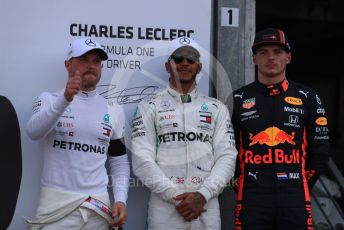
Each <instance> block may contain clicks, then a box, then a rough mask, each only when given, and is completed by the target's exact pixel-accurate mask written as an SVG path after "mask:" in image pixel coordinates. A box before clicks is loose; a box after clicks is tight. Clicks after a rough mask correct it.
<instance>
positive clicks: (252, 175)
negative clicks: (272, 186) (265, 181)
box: [248, 172, 258, 180]
mask: <svg viewBox="0 0 344 230" xmlns="http://www.w3.org/2000/svg"><path fill="white" fill-rule="evenodd" d="M257 174H258V172H256V173H251V172H248V175H249V176H251V177H253V178H254V179H255V180H257Z"/></svg>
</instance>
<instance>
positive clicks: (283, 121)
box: [232, 28, 329, 230]
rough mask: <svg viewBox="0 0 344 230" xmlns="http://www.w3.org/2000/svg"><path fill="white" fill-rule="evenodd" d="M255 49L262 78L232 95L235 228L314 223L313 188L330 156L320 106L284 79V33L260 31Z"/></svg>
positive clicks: (286, 58) (302, 226) (305, 226)
mask: <svg viewBox="0 0 344 230" xmlns="http://www.w3.org/2000/svg"><path fill="white" fill-rule="evenodd" d="M252 50H253V61H254V63H255V64H256V65H257V67H258V80H257V81H255V82H253V83H251V84H249V85H247V86H244V87H242V88H241V89H239V90H236V91H235V92H234V93H233V100H234V111H233V118H232V122H233V127H234V131H235V138H236V144H237V149H238V152H239V154H238V159H237V163H238V167H237V170H236V175H237V176H239V177H237V176H236V179H235V180H232V181H235V184H236V185H237V186H238V187H237V204H236V212H235V218H236V219H235V229H236V230H239V229H250V230H251V229H264V230H268V229H292V230H298V229H313V226H312V211H311V199H310V189H311V188H312V186H313V185H314V183H315V181H316V180H317V178H318V177H319V175H320V174H321V173H322V172H323V171H324V170H326V169H327V163H328V159H329V135H328V128H327V118H326V116H325V110H324V108H323V104H322V102H321V100H320V98H319V96H318V95H317V94H316V93H315V92H314V90H312V89H310V88H309V87H306V86H303V85H301V84H298V83H295V82H292V81H288V80H286V76H285V69H286V65H287V64H288V63H289V62H290V60H291V55H290V47H289V43H288V40H287V38H286V36H285V34H284V32H283V31H281V30H277V29H271V28H269V29H265V30H263V31H260V32H259V33H257V35H256V38H255V41H254V45H253V47H252Z"/></svg>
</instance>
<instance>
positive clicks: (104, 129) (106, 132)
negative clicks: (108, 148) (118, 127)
mask: <svg viewBox="0 0 344 230" xmlns="http://www.w3.org/2000/svg"><path fill="white" fill-rule="evenodd" d="M110 133H111V129H109V128H107V127H103V135H105V136H107V137H110Z"/></svg>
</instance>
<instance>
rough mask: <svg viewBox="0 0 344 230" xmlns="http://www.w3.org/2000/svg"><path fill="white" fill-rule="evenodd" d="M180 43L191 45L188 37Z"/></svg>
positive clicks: (180, 40) (183, 38)
mask: <svg viewBox="0 0 344 230" xmlns="http://www.w3.org/2000/svg"><path fill="white" fill-rule="evenodd" d="M179 43H180V44H183V45H189V44H190V39H189V38H187V37H182V38H181V39H179Z"/></svg>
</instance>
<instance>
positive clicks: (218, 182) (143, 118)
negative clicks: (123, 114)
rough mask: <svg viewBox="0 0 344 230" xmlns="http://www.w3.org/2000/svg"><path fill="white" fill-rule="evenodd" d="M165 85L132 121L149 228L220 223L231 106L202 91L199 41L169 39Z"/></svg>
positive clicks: (228, 169) (230, 154)
mask: <svg viewBox="0 0 344 230" xmlns="http://www.w3.org/2000/svg"><path fill="white" fill-rule="evenodd" d="M169 54H171V55H170V57H169V59H168V61H167V62H166V64H165V67H166V70H167V72H168V73H169V74H170V84H169V86H168V87H167V89H166V90H164V91H162V92H161V93H159V94H158V95H156V96H154V97H153V98H152V99H149V100H148V101H145V102H142V103H140V104H139V106H138V108H137V111H136V112H135V117H134V119H133V123H132V141H131V150H132V154H133V155H132V160H133V170H134V173H135V175H136V176H137V177H138V178H139V179H140V180H141V181H142V182H143V183H144V184H145V185H146V186H147V187H148V188H149V189H150V191H151V196H150V202H149V208H148V220H147V224H148V226H147V227H148V229H153V230H154V229H159V230H161V229H211V230H214V229H220V228H221V221H220V211H219V204H218V199H217V196H218V195H219V193H220V192H221V191H222V190H223V188H224V187H225V186H226V184H227V182H228V181H229V179H230V178H231V176H232V175H233V173H234V170H235V161H236V156H237V151H236V149H235V143H234V136H233V130H232V125H231V121H230V117H229V112H228V109H227V107H226V106H225V105H224V104H223V103H221V102H220V101H218V100H217V99H214V98H210V97H207V96H204V95H201V94H200V93H199V92H198V91H197V89H196V81H195V79H196V75H197V74H198V73H199V72H200V71H201V68H202V64H201V62H200V59H199V58H200V53H199V46H198V44H197V43H196V42H195V41H194V40H193V39H191V38H188V37H180V38H177V39H175V40H173V41H171V47H170V49H169Z"/></svg>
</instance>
